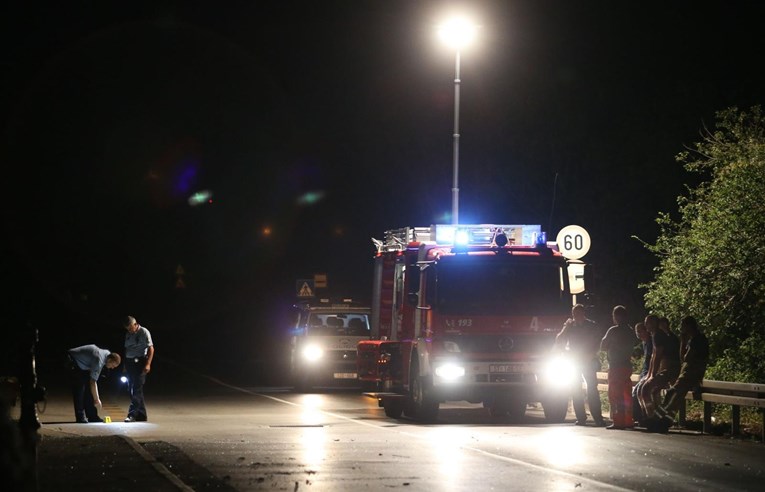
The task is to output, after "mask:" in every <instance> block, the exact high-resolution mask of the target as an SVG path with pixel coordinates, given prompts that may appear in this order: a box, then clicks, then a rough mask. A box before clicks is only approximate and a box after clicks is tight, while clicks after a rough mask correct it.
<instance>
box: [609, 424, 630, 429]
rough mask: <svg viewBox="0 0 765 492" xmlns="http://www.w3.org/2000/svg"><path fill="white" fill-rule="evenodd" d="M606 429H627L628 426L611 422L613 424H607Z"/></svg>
mask: <svg viewBox="0 0 765 492" xmlns="http://www.w3.org/2000/svg"><path fill="white" fill-rule="evenodd" d="M606 429H618V430H623V429H626V427H624V426H623V425H616V424H611V425H607V426H606Z"/></svg>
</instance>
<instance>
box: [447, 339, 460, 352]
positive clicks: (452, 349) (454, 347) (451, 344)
mask: <svg viewBox="0 0 765 492" xmlns="http://www.w3.org/2000/svg"><path fill="white" fill-rule="evenodd" d="M444 350H445V351H447V352H459V351H460V346H459V345H457V344H456V343H454V342H451V341H446V342H444Z"/></svg>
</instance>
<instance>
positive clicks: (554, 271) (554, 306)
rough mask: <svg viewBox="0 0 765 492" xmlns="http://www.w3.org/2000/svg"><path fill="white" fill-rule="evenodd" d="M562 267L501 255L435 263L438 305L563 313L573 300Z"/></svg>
mask: <svg viewBox="0 0 765 492" xmlns="http://www.w3.org/2000/svg"><path fill="white" fill-rule="evenodd" d="M448 260H451V261H448ZM523 260H528V258H524V259H523ZM560 268H561V264H560V263H555V262H551V261H533V262H532V261H518V260H516V259H514V258H511V257H502V256H500V257H487V258H476V257H468V256H455V257H452V258H448V259H447V261H441V262H439V264H438V266H437V281H436V296H435V305H436V307H437V309H438V310H439V311H440V312H442V313H445V314H495V315H500V314H518V315H537V314H539V313H545V314H565V313H566V312H567V311H568V310H569V309H570V308H571V305H570V304H571V303H570V300H569V299H566V297H567V296H564V292H562V291H561V273H560Z"/></svg>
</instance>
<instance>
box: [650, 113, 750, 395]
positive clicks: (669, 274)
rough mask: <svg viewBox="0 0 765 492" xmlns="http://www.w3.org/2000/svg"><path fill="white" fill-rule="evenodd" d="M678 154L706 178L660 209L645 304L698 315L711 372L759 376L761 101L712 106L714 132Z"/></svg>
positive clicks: (673, 316) (713, 375)
mask: <svg viewBox="0 0 765 492" xmlns="http://www.w3.org/2000/svg"><path fill="white" fill-rule="evenodd" d="M677 159H678V162H680V163H681V164H683V165H684V167H685V169H686V170H688V171H690V172H694V173H700V174H701V175H702V176H703V178H704V181H702V183H701V184H699V185H698V186H697V187H695V188H688V189H687V194H686V195H684V196H680V197H679V198H678V212H679V217H678V218H677V219H675V218H673V217H672V216H671V215H670V214H668V213H661V214H660V215H659V217H658V218H657V223H658V224H659V226H660V233H659V236H658V238H657V240H656V243H655V244H646V247H647V248H648V250H650V251H651V252H652V253H653V254H655V255H656V257H657V258H658V260H659V264H658V266H657V267H656V269H655V277H654V280H653V281H651V282H649V283H648V284H646V285H643V287H644V288H646V289H647V292H646V294H645V301H646V305H647V307H648V308H649V309H651V310H652V311H654V312H657V313H661V314H664V315H666V316H667V317H669V318H670V320H671V321H672V324H673V325H677V324H678V323H679V320H680V318H682V317H683V316H686V315H692V316H694V317H696V319H697V320H698V321H699V324H700V325H701V326H702V327H703V329H704V331H705V333H706V335H707V337H708V338H709V342H710V351H711V361H710V368H709V370H708V372H707V376H706V377H707V378H708V379H721V380H728V381H743V382H763V381H765V362H764V361H765V241H763V232H764V231H765V117H763V115H762V112H761V109H760V108H759V107H753V108H751V109H750V110H749V111H748V112H747V111H739V110H738V109H737V108H731V109H727V110H725V111H721V112H719V113H718V114H717V123H716V125H715V130H714V131H709V130H706V129H705V130H704V131H703V132H702V140H701V141H700V142H698V143H696V144H695V145H693V146H692V148H691V150H689V151H686V152H683V153H681V154H680V155H679V156H678V158H677Z"/></svg>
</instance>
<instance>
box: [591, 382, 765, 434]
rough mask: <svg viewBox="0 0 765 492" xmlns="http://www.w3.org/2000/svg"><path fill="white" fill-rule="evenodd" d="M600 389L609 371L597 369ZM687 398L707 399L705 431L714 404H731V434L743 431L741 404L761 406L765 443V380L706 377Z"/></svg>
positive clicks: (681, 417)
mask: <svg viewBox="0 0 765 492" xmlns="http://www.w3.org/2000/svg"><path fill="white" fill-rule="evenodd" d="M597 376H598V390H599V391H608V373H607V372H598V373H597ZM639 378H640V376H639V375H638V374H633V375H632V382H637V381H638V380H639ZM685 399H686V400H696V401H702V402H704V426H703V429H702V432H703V433H704V434H709V433H711V430H712V404H713V403H719V404H724V405H730V406H731V435H734V436H737V435H739V434H740V433H741V407H753V408H758V409H759V410H760V418H761V422H760V423H761V431H760V432H761V435H760V440H761V441H762V442H763V443H765V384H759V383H738V382H729V381H716V380H713V379H704V380H703V381H702V382H701V386H700V387H699V388H698V389H697V390H696V391H689V392H688V394H686V395H685ZM678 420H679V422H680V425H685V422H686V417H685V404H683V406H682V407H681V408H680V411H679V412H678Z"/></svg>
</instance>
